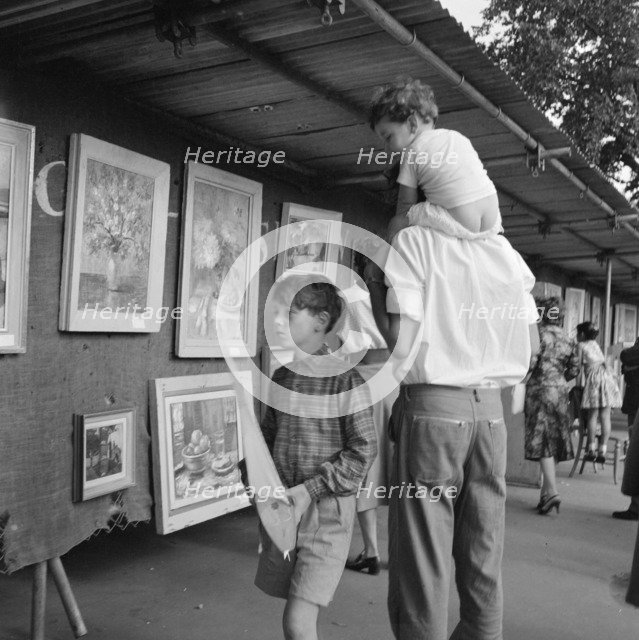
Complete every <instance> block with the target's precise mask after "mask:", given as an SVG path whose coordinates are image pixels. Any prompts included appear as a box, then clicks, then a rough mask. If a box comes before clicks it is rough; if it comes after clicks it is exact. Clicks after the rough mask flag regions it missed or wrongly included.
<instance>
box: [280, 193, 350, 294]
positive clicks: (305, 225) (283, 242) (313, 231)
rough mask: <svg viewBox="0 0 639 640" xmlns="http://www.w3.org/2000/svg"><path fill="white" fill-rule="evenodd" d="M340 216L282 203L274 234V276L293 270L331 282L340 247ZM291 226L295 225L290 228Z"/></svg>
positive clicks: (290, 203)
mask: <svg viewBox="0 0 639 640" xmlns="http://www.w3.org/2000/svg"><path fill="white" fill-rule="evenodd" d="M341 221H342V214H341V213H339V212H338V211H327V210H325V209H316V208H314V207H306V206H304V205H301V204H294V203H292V202H285V203H284V205H283V207H282V225H281V227H280V232H279V235H278V246H277V267H276V277H278V278H279V277H280V276H281V275H282V274H283V273H285V272H286V271H288V270H289V269H292V268H293V267H297V268H298V271H302V272H307V273H321V274H323V275H325V276H326V277H327V278H329V279H330V280H331V281H332V282H335V279H336V276H337V267H336V263H337V262H338V260H339V250H340V246H341V228H340V227H341V225H340V222H341ZM294 223H299V224H296V225H295V226H292V225H293V224H294Z"/></svg>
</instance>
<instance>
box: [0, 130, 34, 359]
mask: <svg viewBox="0 0 639 640" xmlns="http://www.w3.org/2000/svg"><path fill="white" fill-rule="evenodd" d="M34 144H35V127H32V126H31V125H28V124H22V123H20V122H12V121H11V120H4V119H3V118H0V353H24V352H25V351H26V338H27V285H28V282H29V242H30V240H29V239H30V234H31V188H32V183H33V154H34Z"/></svg>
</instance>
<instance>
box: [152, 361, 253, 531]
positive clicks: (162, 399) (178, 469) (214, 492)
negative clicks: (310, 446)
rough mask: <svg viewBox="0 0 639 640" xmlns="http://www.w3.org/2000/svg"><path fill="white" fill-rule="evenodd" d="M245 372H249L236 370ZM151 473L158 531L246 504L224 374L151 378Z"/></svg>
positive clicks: (233, 407) (236, 415) (232, 403)
mask: <svg viewBox="0 0 639 640" xmlns="http://www.w3.org/2000/svg"><path fill="white" fill-rule="evenodd" d="M242 373H243V374H245V375H246V376H248V378H247V379H248V380H249V385H250V373H248V372H242ZM151 392H152V396H153V402H152V414H153V416H152V428H153V432H152V438H153V455H154V457H153V466H154V469H153V473H154V484H155V492H156V522H157V529H158V533H169V532H171V531H175V530H177V529H182V528H184V527H187V526H190V525H192V524H196V523H197V522H202V521H204V520H208V519H210V518H213V517H216V516H218V515H221V514H223V513H228V512H229V511H233V510H235V509H239V508H241V507H244V506H246V505H247V504H248V499H247V497H246V494H245V492H244V485H243V484H242V483H241V479H240V472H239V469H238V462H239V460H241V459H242V457H243V455H242V430H241V420H240V412H239V408H238V404H237V403H238V399H239V398H240V397H242V395H241V394H238V391H237V387H236V382H235V381H234V379H233V376H232V375H231V374H230V373H220V374H208V375H198V376H184V377H180V378H165V379H158V380H154V381H152V382H151Z"/></svg>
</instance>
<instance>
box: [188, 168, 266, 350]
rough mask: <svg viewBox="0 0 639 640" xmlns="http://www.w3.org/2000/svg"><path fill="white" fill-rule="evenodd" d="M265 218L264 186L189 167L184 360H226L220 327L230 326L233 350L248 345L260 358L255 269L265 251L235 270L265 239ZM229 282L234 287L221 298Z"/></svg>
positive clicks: (226, 330)
mask: <svg viewBox="0 0 639 640" xmlns="http://www.w3.org/2000/svg"><path fill="white" fill-rule="evenodd" d="M261 215H262V185H261V184H260V183H258V182H255V181H253V180H248V179H247V178H242V177H240V176H236V175H234V174H232V173H228V172H227V171H222V170H220V169H216V168H214V167H210V166H205V165H201V164H196V163H194V162H190V163H189V164H188V165H187V168H186V197H185V200H184V208H183V216H184V225H183V235H182V256H181V273H180V307H181V308H182V311H183V313H182V316H181V317H180V319H179V320H178V333H177V349H176V351H177V355H178V356H180V357H182V358H203V357H218V358H219V357H221V356H222V352H221V350H220V339H219V336H218V322H221V323H224V325H223V331H224V337H225V339H226V340H227V345H228V346H229V347H231V348H232V347H233V345H237V346H238V347H239V346H240V345H246V347H247V349H248V352H249V354H250V355H254V354H255V351H256V343H257V315H258V314H257V295H258V287H257V283H256V282H254V281H250V279H249V270H250V268H251V266H252V265H254V264H256V262H257V261H259V259H260V255H259V246H257V245H256V247H255V248H253V250H251V251H250V253H249V254H248V260H246V261H243V262H242V264H241V268H239V269H238V268H235V269H231V266H232V265H233V264H234V263H235V262H236V260H237V258H238V257H239V256H240V255H241V254H242V252H243V251H244V250H245V249H246V248H247V247H248V246H249V245H251V243H253V242H254V241H255V240H257V239H258V238H259V236H260V226H261ZM238 264H239V263H238ZM229 278H230V279H231V280H232V281H230V282H228V279H229ZM225 279H226V280H227V284H230V285H231V286H230V287H228V289H225V291H228V293H225V295H224V297H221V288H222V283H223V282H224V280H225ZM238 318H239V321H238Z"/></svg>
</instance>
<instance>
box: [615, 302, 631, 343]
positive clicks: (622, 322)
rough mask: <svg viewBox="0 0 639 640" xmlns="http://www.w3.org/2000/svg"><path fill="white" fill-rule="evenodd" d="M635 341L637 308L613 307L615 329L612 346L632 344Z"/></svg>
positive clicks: (619, 305) (627, 305)
mask: <svg viewBox="0 0 639 640" xmlns="http://www.w3.org/2000/svg"><path fill="white" fill-rule="evenodd" d="M636 339H637V307H635V306H634V305H630V304H616V305H615V328H614V339H613V344H617V343H618V342H624V343H630V344H634V343H635V340H636Z"/></svg>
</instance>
